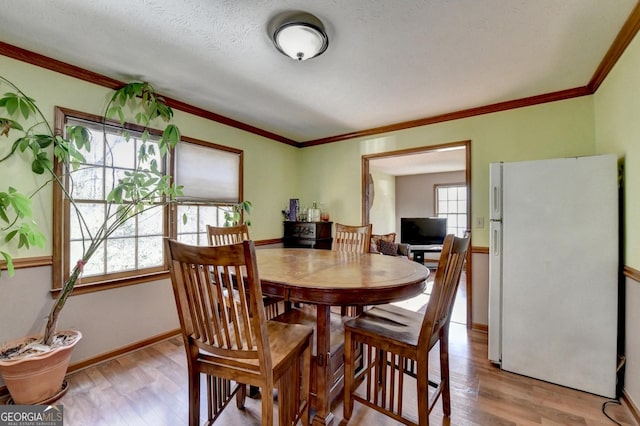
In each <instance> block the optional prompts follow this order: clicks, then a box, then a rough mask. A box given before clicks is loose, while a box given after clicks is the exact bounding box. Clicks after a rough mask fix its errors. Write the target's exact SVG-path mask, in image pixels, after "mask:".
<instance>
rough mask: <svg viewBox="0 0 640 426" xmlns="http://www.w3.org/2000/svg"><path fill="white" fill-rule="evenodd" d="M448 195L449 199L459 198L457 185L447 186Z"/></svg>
mask: <svg viewBox="0 0 640 426" xmlns="http://www.w3.org/2000/svg"><path fill="white" fill-rule="evenodd" d="M447 197H448V198H449V200H455V199H456V198H458V188H457V187H455V186H450V187H448V188H447Z"/></svg>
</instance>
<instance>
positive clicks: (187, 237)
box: [178, 234, 198, 246]
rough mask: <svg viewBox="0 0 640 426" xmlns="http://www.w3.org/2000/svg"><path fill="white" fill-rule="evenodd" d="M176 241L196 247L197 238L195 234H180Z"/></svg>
mask: <svg viewBox="0 0 640 426" xmlns="http://www.w3.org/2000/svg"><path fill="white" fill-rule="evenodd" d="M178 241H180V242H181V243H185V244H191V245H192V246H195V245H198V236H197V235H196V234H182V235H178Z"/></svg>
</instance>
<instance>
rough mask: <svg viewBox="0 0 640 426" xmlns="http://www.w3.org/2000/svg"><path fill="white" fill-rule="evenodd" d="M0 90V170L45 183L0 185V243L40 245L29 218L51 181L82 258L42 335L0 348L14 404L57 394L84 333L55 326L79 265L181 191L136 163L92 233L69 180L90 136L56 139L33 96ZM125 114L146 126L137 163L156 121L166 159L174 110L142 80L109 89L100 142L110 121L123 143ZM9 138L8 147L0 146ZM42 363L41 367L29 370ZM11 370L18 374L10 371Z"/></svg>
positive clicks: (70, 131) (151, 164)
mask: <svg viewBox="0 0 640 426" xmlns="http://www.w3.org/2000/svg"><path fill="white" fill-rule="evenodd" d="M0 85H2V86H5V88H4V90H3V92H4V91H6V86H8V87H9V91H8V92H6V93H4V95H2V96H1V97H0V167H1V166H2V163H3V162H4V163H5V164H8V163H9V162H10V163H12V165H13V164H16V163H19V164H22V165H24V167H28V168H29V169H30V170H31V171H32V173H34V174H35V175H38V176H40V175H41V176H42V178H41V179H42V180H43V181H44V183H42V184H41V185H40V186H38V187H37V188H36V189H35V190H33V191H32V192H21V191H18V190H17V189H15V186H18V185H17V184H16V183H15V182H14V183H13V184H12V182H6V181H5V182H2V184H0V239H1V240H2V241H3V243H4V244H5V245H10V244H13V245H14V246H15V247H17V248H22V247H24V248H26V249H29V248H30V247H32V246H43V245H44V243H45V242H46V237H45V236H44V234H43V233H42V232H41V231H40V229H39V228H38V225H37V224H36V223H35V222H34V221H33V219H32V210H31V199H32V197H33V196H34V195H36V194H37V193H38V192H39V191H42V190H43V189H44V188H46V187H47V186H48V185H50V184H53V185H57V186H58V187H59V188H60V189H61V191H62V193H63V194H64V196H65V197H66V198H67V199H68V201H69V203H70V205H71V206H72V207H71V208H72V209H73V210H72V211H73V214H74V215H75V217H77V218H78V222H79V224H80V227H81V228H82V230H81V232H82V235H83V251H82V256H81V259H79V260H78V262H77V264H76V265H75V266H74V267H73V268H72V270H71V272H70V274H69V276H68V277H67V278H66V279H65V281H64V283H63V284H62V286H61V290H60V292H59V294H58V296H57V298H56V299H55V300H54V302H53V305H52V307H51V310H50V312H49V314H48V316H47V322H46V325H45V329H44V331H43V334H42V335H41V336H29V337H26V338H21V339H18V340H16V341H14V342H10V343H9V344H6V345H4V347H3V348H1V349H0V374H2V377H3V380H4V382H5V385H6V386H7V388H8V389H9V392H10V394H11V396H12V398H13V400H14V402H15V403H18V404H32V403H38V402H43V401H47V400H50V399H51V398H52V397H53V396H54V395H55V394H56V393H59V392H60V391H61V386H62V383H63V380H64V375H65V374H66V370H67V365H68V362H69V359H70V357H71V349H72V347H73V345H75V343H77V341H78V340H79V339H80V338H81V336H82V335H81V334H80V333H79V332H77V331H73V330H66V331H59V330H57V328H56V326H57V322H58V318H59V316H60V313H61V311H62V309H63V307H64V305H65V303H66V301H67V298H68V297H69V295H70V294H71V292H72V291H73V289H74V286H75V285H76V284H77V282H78V280H79V278H80V276H81V274H82V271H83V265H84V264H86V263H87V262H88V261H89V260H90V259H91V257H92V255H93V254H94V253H95V251H96V250H97V249H98V247H99V246H100V245H101V244H102V243H104V242H105V241H106V239H107V238H108V237H109V236H110V235H112V234H113V233H114V232H115V231H116V230H117V229H118V228H120V227H121V226H122V225H123V224H124V223H125V222H126V221H128V220H129V219H131V218H132V217H134V216H136V215H138V214H140V213H141V212H143V211H144V210H145V209H147V208H153V207H158V206H161V205H166V204H167V203H170V202H173V201H174V200H175V198H176V196H179V195H181V194H182V191H181V187H178V186H176V185H174V184H173V183H172V182H171V178H170V176H167V175H163V174H162V173H161V172H160V170H159V168H158V165H157V164H156V162H155V161H146V162H144V161H141V162H140V163H139V164H138V165H137V167H136V168H135V170H134V171H133V172H131V173H128V174H127V175H126V176H123V177H121V178H120V179H119V180H117V181H115V182H114V184H113V186H112V188H111V192H110V193H109V195H108V197H107V202H108V208H109V212H110V213H109V214H108V215H107V219H106V220H105V221H104V223H102V224H99V225H100V226H99V227H98V228H97V230H95V229H96V228H95V226H96V224H95V223H91V228H90V227H89V224H88V219H87V218H85V217H83V213H82V210H80V209H78V208H77V206H76V204H75V202H74V199H73V194H72V191H70V190H69V188H70V186H69V182H73V177H74V172H76V171H78V169H79V166H80V165H81V164H82V163H83V162H84V157H83V152H88V151H90V149H91V144H92V139H91V132H89V130H88V129H87V128H85V127H83V126H68V127H67V129H66V132H65V135H64V136H63V135H58V134H56V132H55V130H54V128H53V127H52V126H51V125H50V124H49V123H48V122H47V120H46V118H45V116H44V114H43V113H42V111H41V110H40V109H39V108H38V106H37V105H36V102H35V100H34V99H33V98H31V97H29V96H27V95H26V94H25V93H23V92H22V91H21V90H20V89H19V88H18V87H16V86H15V85H14V84H13V83H11V82H10V81H9V80H7V79H5V78H4V77H0ZM114 117H115V120H114ZM128 117H134V120H135V122H136V124H138V125H139V126H142V127H143V128H144V129H145V130H144V131H143V133H142V140H143V144H142V145H141V148H140V151H139V152H138V155H139V158H142V159H144V158H145V155H148V154H149V152H148V150H153V149H156V148H155V144H153V143H151V142H148V137H149V132H148V128H149V126H150V125H151V123H152V122H153V123H156V122H157V121H158V119H160V120H164V121H165V123H166V127H165V128H164V130H163V133H162V136H161V138H160V141H159V143H158V146H157V148H158V149H159V151H160V155H161V156H162V157H164V156H165V155H166V154H167V153H169V152H171V151H172V150H173V149H174V148H175V147H176V145H177V144H178V142H179V141H180V131H179V129H178V128H177V127H176V126H175V125H173V124H171V123H170V122H171V119H172V117H173V111H172V110H171V108H170V107H169V106H167V105H166V103H165V102H164V99H163V98H162V97H160V96H158V94H157V93H156V92H155V90H154V88H153V87H152V86H151V85H150V84H148V83H142V82H134V83H129V84H126V85H124V86H123V87H122V88H120V89H119V90H116V91H115V93H114V94H113V96H112V97H111V99H110V100H109V102H108V103H107V106H106V108H105V112H104V116H103V129H104V132H103V135H104V137H105V138H106V124H107V123H109V124H115V125H117V126H118V128H120V129H121V130H122V136H123V137H124V138H125V139H126V140H127V142H128V141H129V139H130V134H129V132H128V131H127V130H126V127H125V122H126V120H127V119H128ZM7 140H8V142H9V143H8V144H7V143H5V141H7ZM143 151H144V152H143ZM54 160H55V161H56V162H57V163H58V165H59V166H62V167H61V168H59V169H58V170H62V172H61V173H56V171H55V170H54ZM0 256H1V258H0V259H2V258H4V261H5V263H6V268H7V272H8V274H9V276H12V275H13V274H14V267H13V259H12V256H11V255H10V254H9V253H8V252H6V251H2V250H0ZM65 351H66V352H65ZM43 360H44V363H45V365H47V366H45V367H42V366H40V365H34V364H39V363H40V362H41V361H43ZM51 363H53V364H55V365H57V366H58V368H57V371H56V372H54V374H53V375H54V376H55V377H54V380H53V384H48V385H44V386H40V385H41V384H42V382H43V378H42V376H41V375H40V374H41V371H42V369H43V368H44V369H52V367H51V366H50V365H51ZM13 369H17V372H11V371H12V370H13ZM26 373H30V374H33V373H35V374H36V376H35V378H32V379H30V381H27V382H26V383H20V382H19V381H16V379H17V378H18V377H20V378H21V377H23V376H24V375H25V374H26Z"/></svg>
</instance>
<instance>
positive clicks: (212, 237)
mask: <svg viewBox="0 0 640 426" xmlns="http://www.w3.org/2000/svg"><path fill="white" fill-rule="evenodd" d="M207 238H208V239H209V245H211V246H227V245H230V244H237V243H241V242H243V241H245V240H250V239H251V238H249V227H248V226H247V224H246V223H243V224H241V225H237V226H211V225H207Z"/></svg>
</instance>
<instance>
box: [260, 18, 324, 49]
mask: <svg viewBox="0 0 640 426" xmlns="http://www.w3.org/2000/svg"><path fill="white" fill-rule="evenodd" d="M271 34H272V39H273V43H274V44H275V45H276V47H277V48H278V50H279V51H280V52H282V53H283V54H284V55H287V56H288V57H290V58H292V59H295V60H298V61H304V60H307V59H311V58H314V57H316V56H318V55H320V54H322V52H324V51H325V50H327V46H328V45H329V38H328V37H327V33H326V32H325V30H324V25H322V22H321V21H320V20H319V19H318V18H316V17H315V16H313V15H312V14H310V13H306V12H295V13H292V14H288V15H285V16H284V17H283V18H281V19H279V20H278V23H277V24H276V25H275V30H274V31H273V32H272V33H271Z"/></svg>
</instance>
